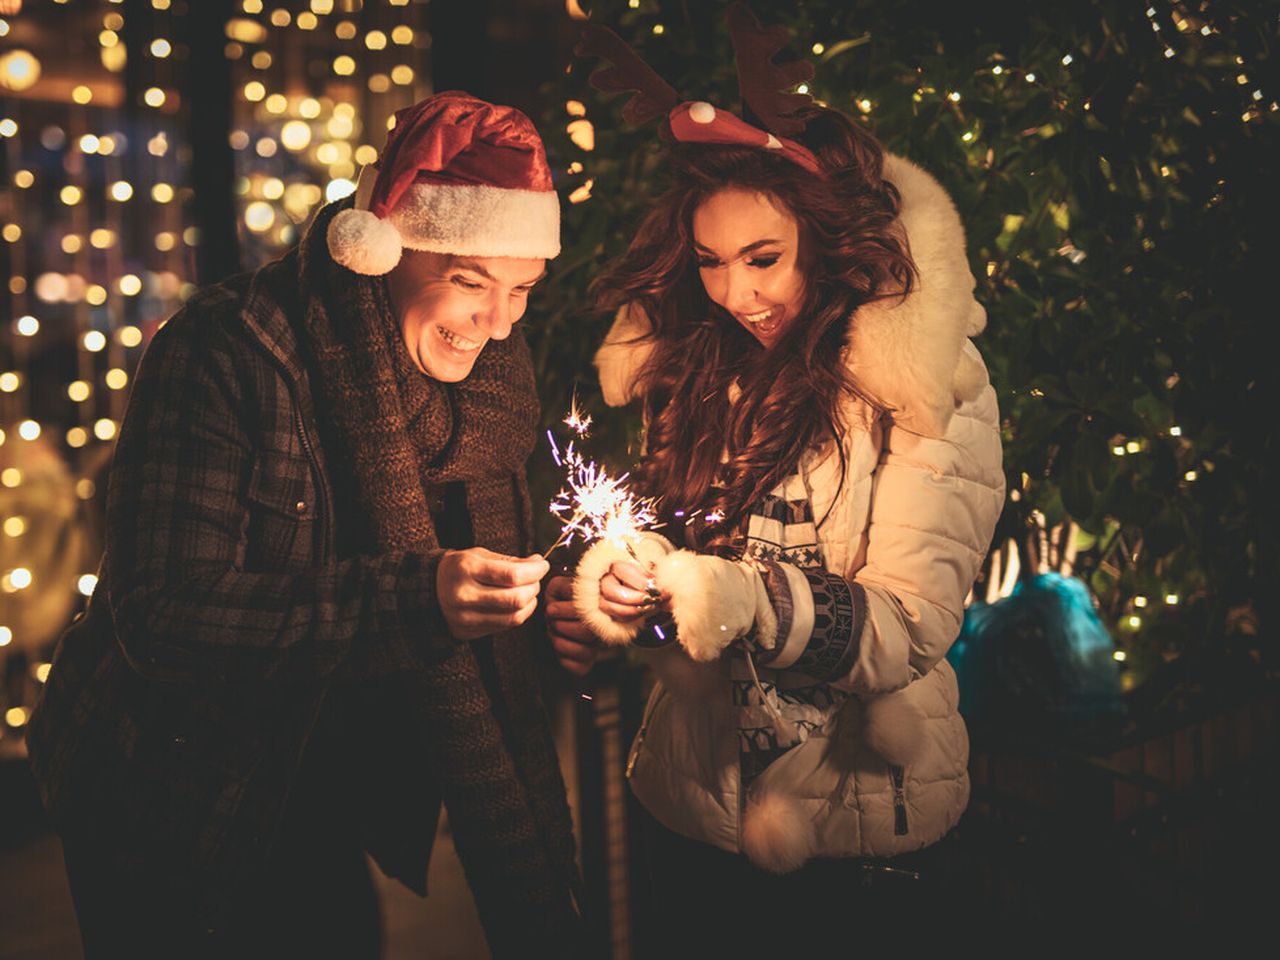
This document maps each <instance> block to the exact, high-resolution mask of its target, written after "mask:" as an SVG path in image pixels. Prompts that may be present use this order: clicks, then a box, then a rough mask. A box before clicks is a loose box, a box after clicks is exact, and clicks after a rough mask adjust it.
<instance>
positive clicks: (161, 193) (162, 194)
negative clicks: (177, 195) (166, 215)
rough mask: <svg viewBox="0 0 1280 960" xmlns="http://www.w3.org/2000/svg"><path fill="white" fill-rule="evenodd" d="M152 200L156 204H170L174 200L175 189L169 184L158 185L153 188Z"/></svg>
mask: <svg viewBox="0 0 1280 960" xmlns="http://www.w3.org/2000/svg"><path fill="white" fill-rule="evenodd" d="M151 199H152V200H154V201H155V202H156V203H168V202H169V201H170V200H172V199H173V187H171V186H170V185H169V184H167V183H157V184H156V185H155V186H153V187H152V188H151Z"/></svg>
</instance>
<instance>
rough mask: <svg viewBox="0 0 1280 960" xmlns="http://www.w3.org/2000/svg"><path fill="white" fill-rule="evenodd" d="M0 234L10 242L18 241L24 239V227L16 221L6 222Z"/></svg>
mask: <svg viewBox="0 0 1280 960" xmlns="http://www.w3.org/2000/svg"><path fill="white" fill-rule="evenodd" d="M64 189H65V188H64ZM0 236H3V237H4V239H5V240H6V242H8V243H17V242H18V241H19V240H21V239H22V228H21V227H20V226H18V225H17V224H16V223H6V224H5V225H4V229H3V230H0Z"/></svg>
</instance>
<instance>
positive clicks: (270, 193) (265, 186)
mask: <svg viewBox="0 0 1280 960" xmlns="http://www.w3.org/2000/svg"><path fill="white" fill-rule="evenodd" d="M262 195H263V196H264V197H266V198H267V199H268V200H279V199H280V198H281V197H282V196H284V181H283V180H281V179H280V178H279V177H267V179H266V180H264V181H262Z"/></svg>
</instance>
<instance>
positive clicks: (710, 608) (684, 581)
mask: <svg viewBox="0 0 1280 960" xmlns="http://www.w3.org/2000/svg"><path fill="white" fill-rule="evenodd" d="M653 578H654V583H655V585H656V586H657V588H658V591H659V592H660V593H663V594H665V595H667V596H669V597H670V598H671V615H672V617H673V618H674V619H675V621H676V636H677V637H678V639H679V641H680V644H681V646H683V647H684V648H685V650H686V651H687V652H688V654H689V656H690V657H692V658H693V659H694V660H703V661H706V660H715V659H716V658H717V657H719V656H720V654H721V653H722V652H723V651H724V648H725V647H727V646H728V645H729V644H730V643H732V642H733V641H734V640H737V639H738V638H739V637H743V636H746V635H747V633H748V632H750V630H751V628H752V627H755V628H756V629H757V630H758V632H759V636H760V639H761V642H762V643H763V645H764V646H766V647H771V646H773V643H774V640H775V637H774V634H776V633H777V630H778V617H777V614H775V613H774V612H773V604H772V603H770V602H769V593H768V591H767V590H766V589H765V586H764V579H763V578H762V577H761V576H760V574H759V573H758V572H757V571H756V568H755V567H754V566H752V565H751V563H750V562H748V561H745V560H725V559H723V558H721V557H715V556H710V555H708V554H703V553H693V552H691V551H689V550H677V551H676V552H675V553H670V554H667V555H666V556H665V557H663V558H662V559H661V560H659V561H658V564H657V567H656V568H655V569H654V573H653Z"/></svg>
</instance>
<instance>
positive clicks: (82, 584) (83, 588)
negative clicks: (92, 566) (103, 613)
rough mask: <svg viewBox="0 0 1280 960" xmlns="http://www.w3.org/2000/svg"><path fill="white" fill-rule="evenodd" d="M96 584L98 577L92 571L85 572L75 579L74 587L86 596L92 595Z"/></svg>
mask: <svg viewBox="0 0 1280 960" xmlns="http://www.w3.org/2000/svg"><path fill="white" fill-rule="evenodd" d="M97 585H98V578H97V577H96V576H94V575H93V574H92V573H86V574H84V575H83V576H81V577H80V579H79V580H77V581H76V589H77V590H79V591H80V593H81V594H83V595H84V596H86V597H89V596H92V595H93V591H94V588H95V587H97Z"/></svg>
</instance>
